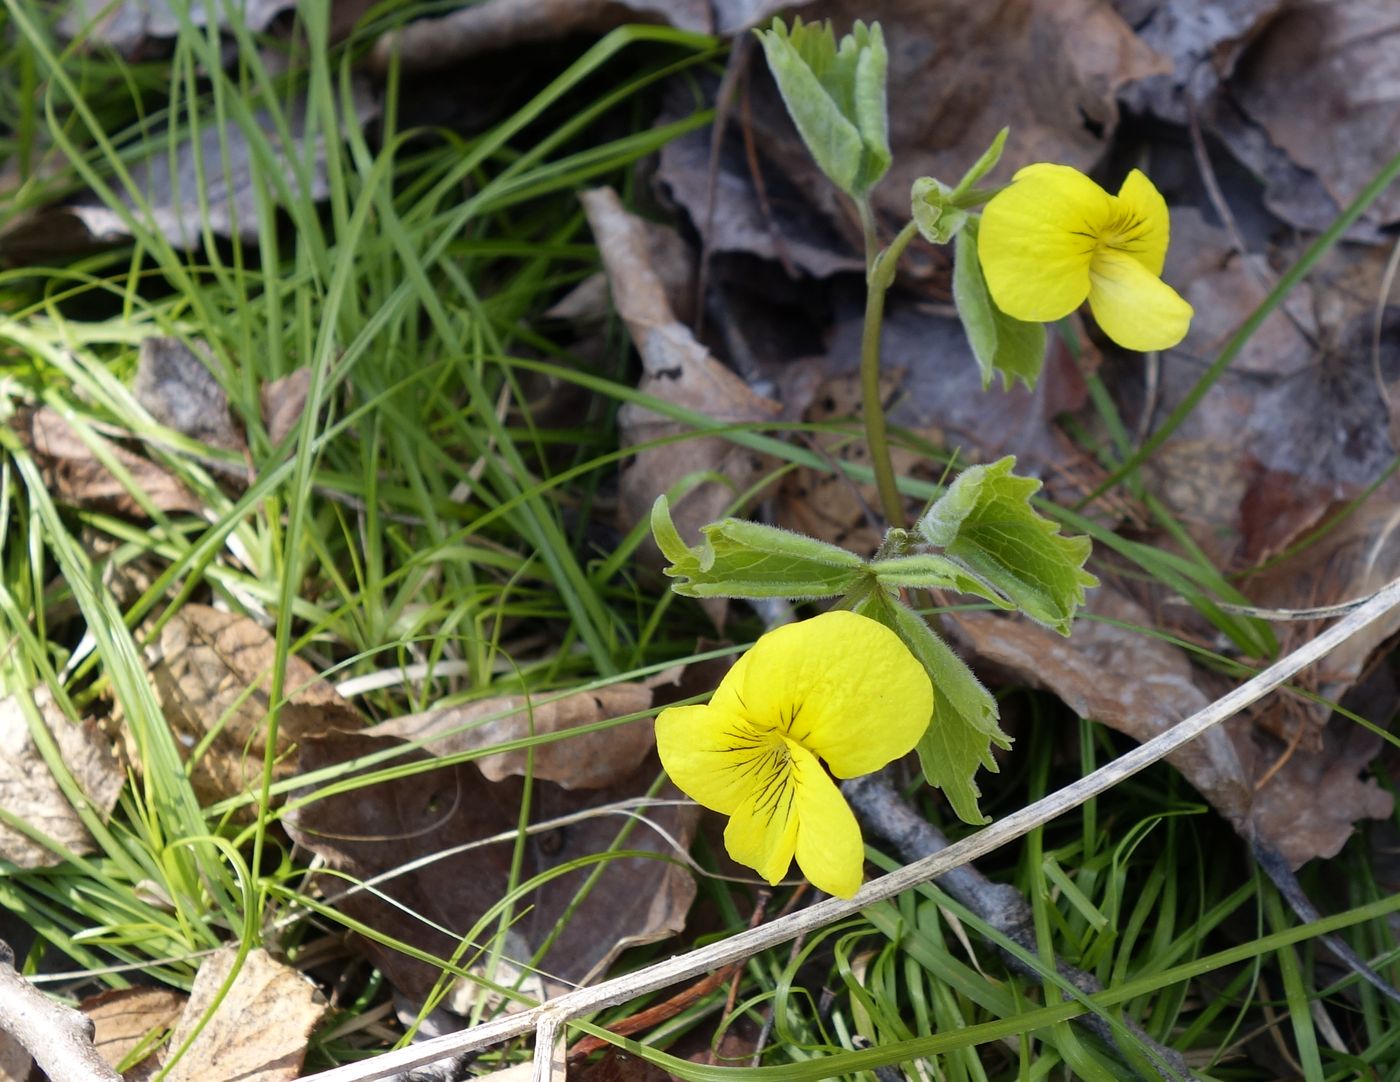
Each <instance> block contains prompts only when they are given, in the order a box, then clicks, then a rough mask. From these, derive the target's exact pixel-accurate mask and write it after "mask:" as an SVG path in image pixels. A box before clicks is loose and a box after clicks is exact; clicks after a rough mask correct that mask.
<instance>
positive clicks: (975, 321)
mask: <svg viewBox="0 0 1400 1082" xmlns="http://www.w3.org/2000/svg"><path fill="white" fill-rule="evenodd" d="M953 303H954V304H955V305H957V308H958V316H959V318H961V319H962V324H963V329H964V330H965V331H966V332H967V341H968V344H969V345H971V346H972V355H973V356H974V357H976V358H977V365H978V367H979V368H981V369H982V386H983V387H986V386H988V385H989V384H990V383H991V382H992V374H993V373H995V372H1000V373H1001V378H1002V383H1003V385H1004V386H1006V387H1008V388H1009V387H1010V386H1011V382H1012V380H1015V379H1019V380H1020V381H1021V382H1022V383H1024V384H1025V385H1026V387H1027V388H1028V389H1031V390H1033V389H1034V388H1035V381H1036V380H1038V379H1039V378H1040V368H1041V365H1043V364H1044V363H1045V327H1044V326H1043V325H1042V324H1040V323H1024V322H1022V321H1021V320H1019V319H1012V318H1011V317H1010V316H1008V315H1007V314H1006V313H1005V312H1003V311H1002V310H1001V309H1000V308H998V307H997V306H996V303H995V302H994V301H993V300H992V296H991V294H990V293H988V292H987V283H986V280H985V279H984V278H983V277H982V260H981V259H980V258H979V256H978V254H977V220H976V219H973V220H971V221H969V222H968V223H967V224H966V225H965V226H964V227H963V229H962V232H960V233H959V234H958V242H957V246H956V247H955V248H954V254H953Z"/></svg>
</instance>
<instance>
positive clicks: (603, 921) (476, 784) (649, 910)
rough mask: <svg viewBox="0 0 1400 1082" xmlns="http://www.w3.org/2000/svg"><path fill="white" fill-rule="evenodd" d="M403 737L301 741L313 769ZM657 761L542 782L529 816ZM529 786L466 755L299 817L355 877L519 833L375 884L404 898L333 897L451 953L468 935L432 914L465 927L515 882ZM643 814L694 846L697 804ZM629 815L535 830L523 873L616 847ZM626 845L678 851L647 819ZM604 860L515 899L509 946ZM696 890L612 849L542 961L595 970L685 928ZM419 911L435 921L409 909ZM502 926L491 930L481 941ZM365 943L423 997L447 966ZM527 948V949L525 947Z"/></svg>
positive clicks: (558, 968) (556, 910)
mask: <svg viewBox="0 0 1400 1082" xmlns="http://www.w3.org/2000/svg"><path fill="white" fill-rule="evenodd" d="M401 744H402V741H401V740H400V739H398V738H392V737H386V736H369V735H366V734H364V733H326V734H322V735H318V736H313V737H310V738H308V739H307V740H305V741H304V742H303V744H302V751H301V768H302V770H303V772H305V771H311V770H316V769H319V768H321V767H324V766H330V765H333V764H336V763H342V762H345V761H347V760H350V759H355V758H358V757H359V756H362V755H368V754H371V753H374V752H382V751H384V750H386V749H389V748H394V747H397V746H400V745H401ZM395 761H396V762H403V763H411V762H415V761H417V762H426V761H430V757H429V756H428V755H426V754H425V753H423V752H421V751H415V752H411V753H407V754H405V755H404V756H402V757H401V758H399V759H396V760H395ZM659 771H660V766H659V764H658V763H657V761H656V759H655V757H654V756H648V758H647V759H646V760H645V761H644V762H643V763H642V765H641V766H640V767H639V768H638V769H637V770H635V771H633V772H632V773H631V774H630V775H629V776H627V777H625V778H623V779H621V780H620V781H618V782H617V783H616V784H614V785H611V786H609V787H607V788H605V789H595V790H573V791H569V790H565V789H563V788H562V787H560V786H557V785H554V784H552V783H550V782H546V781H537V782H536V783H535V785H534V787H533V790H532V796H531V816H532V818H533V819H534V820H535V821H536V822H540V821H544V820H548V819H554V818H558V817H559V816H562V815H567V814H571V813H576V812H581V811H586V810H587V809H588V808H590V807H594V806H597V805H600V804H606V803H609V802H612V801H616V800H622V799H626V798H632V797H637V796H640V795H641V794H642V793H644V792H645V791H646V790H647V788H648V787H649V786H650V785H651V784H652V782H653V781H654V780H655V779H656V776H657V774H658V772H659ZM678 795H679V794H678V793H677V792H676V791H675V790H674V789H673V788H670V787H668V788H667V789H666V790H665V791H664V792H663V793H662V796H663V797H666V796H670V797H675V796H678ZM522 798H523V785H522V783H521V781H520V779H518V778H506V779H504V780H503V781H501V782H496V783H492V782H489V781H487V780H486V779H485V778H483V777H482V774H481V772H480V771H479V770H478V769H477V768H476V767H475V766H474V765H473V764H471V763H458V764H455V765H452V766H444V767H438V768H436V769H430V770H427V771H425V772H424V773H420V774H416V775H413V776H411V777H405V778H398V779H394V780H390V781H385V782H380V783H378V784H376V785H373V786H370V787H366V788H361V789H357V790H354V791H351V792H347V793H342V794H337V795H333V796H330V797H327V798H325V799H322V800H316V801H313V802H311V803H309V804H305V805H303V806H302V807H300V808H298V809H297V811H296V812H295V813H294V814H293V815H292V816H290V817H289V818H290V821H289V822H288V824H287V826H288V830H289V832H290V833H291V835H292V837H293V838H294V839H295V840H296V841H297V843H298V844H299V845H302V846H305V847H306V848H308V849H310V850H311V851H313V852H315V853H317V854H319V855H320V856H322V857H323V858H324V859H325V860H326V861H327V862H328V863H329V865H330V866H331V867H332V868H335V869H338V870H341V871H343V872H345V873H347V874H349V875H350V876H352V877H355V878H360V877H364V878H368V877H370V876H373V875H377V874H380V873H383V872H387V871H390V870H392V869H396V868H400V867H402V866H403V865H405V864H407V863H409V862H411V861H415V860H417V859H419V858H425V857H429V856H432V855H436V854H439V853H442V852H443V851H445V850H450V849H452V848H455V847H458V846H462V845H464V844H467V843H470V842H476V841H479V840H481V839H483V838H487V837H491V836H495V835H505V837H506V838H507V839H508V840H506V841H504V842H497V843H493V844H490V845H485V846H479V847H476V848H472V849H468V850H466V851H465V852H457V853H451V854H450V855H448V856H446V857H443V858H442V859H440V860H435V861H433V862H431V863H427V864H425V865H424V866H422V867H419V868H415V869H414V870H412V871H411V872H408V873H407V874H404V875H400V876H396V877H394V878H391V879H387V880H385V881H382V882H380V883H379V884H377V888H376V889H377V890H379V891H382V892H383V893H385V894H386V895H387V896H388V897H390V898H392V899H394V900H395V902H397V903H398V904H397V905H391V904H389V903H387V902H385V901H382V900H380V899H378V898H376V897H374V896H373V895H370V894H368V893H366V892H359V893H355V894H350V895H348V896H346V897H344V898H338V899H336V900H335V905H336V906H337V908H339V909H341V910H342V911H343V912H344V913H345V914H346V915H347V916H349V917H351V918H353V919H355V920H358V921H362V922H364V923H365V924H367V925H369V926H370V927H373V928H376V929H378V930H379V931H381V932H384V933H386V934H388V935H391V936H393V937H395V938H398V939H402V940H403V941H405V942H408V943H412V944H414V945H415V946H417V947H420V948H421V949H423V950H426V951H430V952H433V953H434V954H436V955H438V956H439V957H442V958H449V957H451V956H452V954H453V952H454V951H455V950H457V949H458V947H459V946H460V943H459V941H458V940H457V939H456V938H455V937H454V936H452V935H444V934H442V933H440V932H438V931H435V930H434V928H433V927H432V926H430V925H429V924H428V923H425V921H428V922H432V923H433V924H434V925H436V926H437V927H442V928H448V929H451V930H452V931H453V932H454V933H456V935H465V934H466V932H467V931H468V930H469V929H470V928H471V927H472V925H473V924H474V923H475V921H476V920H477V919H478V918H479V917H480V916H481V915H482V914H483V913H484V912H485V911H486V910H487V909H488V908H489V907H491V906H492V905H494V904H495V903H497V902H498V901H499V900H500V899H501V897H502V896H503V894H504V893H505V890H506V886H507V883H508V882H509V877H510V864H511V858H512V852H513V850H514V846H515V831H516V828H517V825H518V819H519V812H520V802H521V800H522ZM645 815H646V818H647V820H648V821H650V822H652V823H655V824H656V825H657V826H658V827H659V828H660V829H662V830H664V831H666V832H667V833H669V834H670V835H671V836H672V837H674V838H675V839H676V841H677V842H678V844H680V845H681V846H682V847H685V846H688V845H689V843H690V840H691V838H692V836H693V829H694V824H695V822H696V819H697V814H696V809H694V808H688V807H658V808H653V809H650V810H648V811H646V812H645ZM625 821H626V820H625V819H624V818H622V817H620V816H617V815H603V816H597V817H588V818H584V819H581V820H580V821H578V822H574V823H571V824H570V825H568V826H565V827H562V828H558V829H555V830H552V831H549V832H547V833H543V834H533V835H531V836H530V837H529V838H528V839H527V840H526V842H525V846H524V867H523V870H522V874H523V876H525V877H531V876H534V875H537V874H539V873H540V872H543V871H545V870H547V869H550V868H555V867H558V866H559V865H561V864H564V863H566V862H568V861H571V860H576V859H579V858H587V857H590V856H596V855H597V854H598V853H601V852H604V851H605V850H606V849H607V848H608V847H609V846H610V845H611V844H612V843H613V840H614V838H615V836H616V833H617V831H618V829H619V828H620V827H621V826H622V824H623V823H624V822H625ZM626 848H628V849H631V850H643V851H649V852H653V853H658V854H663V853H664V854H667V855H672V850H671V847H670V845H669V844H668V843H667V842H666V841H665V839H664V838H662V837H661V836H660V835H659V834H658V833H657V832H656V831H655V830H653V829H651V828H649V827H647V826H645V825H642V824H638V825H637V826H636V827H635V828H634V830H633V832H632V834H631V836H630V837H629V838H628V840H627V842H626ZM594 867H596V866H595V865H589V866H588V867H585V868H583V869H581V870H576V871H572V872H569V873H568V874H566V875H563V876H560V877H557V878H554V879H551V880H550V881H549V882H548V883H546V884H545V885H544V886H542V887H541V888H540V889H538V890H536V891H535V892H534V893H533V894H532V895H531V896H530V897H529V898H526V899H521V900H520V901H519V902H518V903H517V911H518V912H519V911H523V910H524V909H525V907H526V906H529V907H530V910H529V913H528V914H527V915H526V916H525V917H523V918H522V919H521V920H519V921H518V922H517V923H516V924H515V925H514V926H513V927H512V937H511V939H510V940H509V941H508V942H507V944H506V950H507V955H508V956H509V957H510V958H512V959H514V960H515V961H528V960H529V959H528V954H529V953H531V952H533V951H534V950H535V949H536V948H538V947H539V946H540V945H541V944H542V943H543V942H544V940H545V939H546V938H547V937H548V936H549V935H550V933H551V932H552V931H553V929H554V925H555V922H556V921H557V920H559V919H560V918H561V917H562V916H563V915H564V914H565V912H566V910H568V909H569V907H570V906H571V904H572V903H573V901H574V895H575V892H576V891H577V889H578V888H579V886H580V885H581V884H582V882H583V880H584V879H585V878H586V877H587V875H588V874H589V872H590V871H591V870H592V869H593V868H594ZM328 883H330V884H334V887H333V888H332V887H330V886H328V888H327V889H328V890H329V889H336V890H337V892H338V890H339V889H340V888H342V887H343V885H344V884H343V882H342V881H341V880H339V879H336V880H332V881H328ZM694 897H695V884H694V880H693V879H692V878H691V876H690V873H689V872H688V871H687V870H686V869H685V868H684V867H683V866H680V865H677V864H674V863H670V862H667V861H660V860H655V859H645V858H638V857H629V858H623V859H617V860H611V861H609V862H608V863H607V864H606V866H605V868H604V870H603V872H602V875H601V876H600V877H599V879H598V881H597V883H596V884H595V885H594V887H593V889H592V891H591V892H590V893H589V895H588V896H587V898H586V899H585V900H584V901H583V902H582V903H581V904H580V905H579V906H578V907H577V908H576V909H575V910H574V911H573V912H572V914H571V915H570V916H569V917H568V920H567V922H566V924H565V926H564V929H563V931H562V933H561V934H560V936H559V938H558V939H557V940H555V942H554V943H553V945H552V946H551V948H550V950H549V952H548V953H547V954H546V955H545V956H544V959H543V962H542V963H541V964H542V966H543V969H544V971H545V973H547V974H549V975H550V976H552V977H557V978H559V979H561V980H563V981H566V982H568V981H572V982H580V981H584V980H586V979H589V978H590V977H591V976H593V975H595V974H596V973H598V972H600V971H602V970H603V969H604V968H605V967H606V966H607V965H608V963H609V962H610V961H611V960H612V959H613V958H615V957H616V956H617V954H618V952H619V951H620V950H622V948H623V947H624V946H626V945H630V944H632V943H642V942H649V941H652V940H656V939H660V938H664V937H666V936H669V935H673V934H674V933H675V932H677V931H679V930H680V929H681V928H682V927H684V924H685V917H686V913H687V912H688V910H689V907H690V903H691V902H692V901H693V900H694ZM401 907H402V908H401ZM414 913H417V914H421V915H422V917H423V918H425V920H419V919H416V918H414V917H413V916H411V915H410V914H414ZM490 934H491V933H489V932H488V933H486V934H485V935H484V936H483V940H484V939H486V938H488V937H489V936H490ZM517 944H518V946H517ZM365 950H366V951H367V952H368V954H369V955H370V957H371V958H373V960H374V963H375V964H376V965H377V966H379V967H380V968H381V969H382V970H383V971H384V973H385V974H386V975H387V976H388V977H389V979H390V981H391V982H392V983H393V984H394V986H395V987H396V988H398V989H399V991H400V992H402V993H403V994H404V995H406V996H407V997H408V998H409V999H410V1000H411V1001H412V1002H415V1003H416V1002H421V1000H422V998H423V996H425V995H426V994H427V992H428V991H429V990H430V989H431V988H432V986H433V984H434V983H435V982H436V980H437V979H438V977H439V976H440V971H439V970H438V969H437V968H435V967H433V966H429V965H426V964H424V963H422V962H418V961H416V960H414V959H412V958H409V957H407V956H405V955H402V954H398V953H396V952H395V951H393V950H391V949H389V948H387V947H381V946H379V945H377V944H375V943H373V942H367V943H366V944H365ZM473 953H474V952H473ZM521 954H525V955H526V957H525V958H523V959H522V958H521V957H520V955H521ZM550 984H551V987H552V982H550Z"/></svg>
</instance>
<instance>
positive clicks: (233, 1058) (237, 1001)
mask: <svg viewBox="0 0 1400 1082" xmlns="http://www.w3.org/2000/svg"><path fill="white" fill-rule="evenodd" d="M237 955H238V948H237V947H236V946H228V947H224V948H222V949H220V950H219V951H217V952H216V953H214V954H212V955H210V956H209V957H208V958H206V959H205V960H204V961H203V962H202V963H201V964H200V967H199V972H198V973H197V974H196V975H195V978H194V985H193V987H191V988H190V997H189V1001H188V1002H187V1003H186V1004H185V1009H184V1012H183V1013H182V1014H181V1015H180V1019H179V1021H178V1022H177V1023H176V1024H175V1030H174V1032H173V1033H172V1034H171V1035H170V1041H169V1043H168V1044H167V1045H166V1049H167V1050H174V1049H178V1048H179V1047H180V1046H181V1045H183V1044H184V1042H185V1041H186V1040H188V1039H189V1038H190V1036H191V1035H192V1034H193V1033H194V1032H195V1028H196V1027H197V1026H198V1025H199V1024H200V1022H201V1020H202V1019H203V1017H204V1015H205V1014H206V1013H207V1012H208V1011H209V1010H210V1009H211V1008H213V1007H214V1000H215V997H216V996H218V994H219V991H220V989H221V987H222V986H223V983H224V982H225V981H226V980H227V979H228V976H229V974H230V973H231V972H232V971H233V963H234V961H235V960H236V958H237ZM325 1011H326V1006H325V1003H324V1002H323V1001H322V1000H321V996H320V993H319V992H317V990H316V986H315V985H314V984H313V983H312V982H311V981H310V980H308V979H307V978H306V977H304V976H302V975H301V974H300V973H298V972H297V971H296V970H295V969H292V968H291V967H289V966H286V965H283V964H282V963H281V962H279V961H277V960H276V959H274V958H273V957H272V955H270V954H268V953H267V951H265V950H263V949H262V948H261V947H256V948H254V949H253V950H251V951H249V952H248V956H247V957H246V958H244V959H243V965H242V967H241V968H240V969H239V971H238V975H237V976H236V977H234V980H233V984H232V985H231V986H230V988H229V989H228V992H227V994H225V996H224V997H223V999H222V1000H221V1001H220V1002H219V1005H218V1008H217V1009H215V1010H214V1014H213V1016H212V1017H211V1018H210V1019H209V1020H208V1022H207V1023H205V1025H204V1028H203V1029H201V1030H200V1031H199V1034H198V1036H196V1037H195V1038H194V1043H193V1044H191V1045H190V1047H189V1049H188V1050H187V1051H186V1052H185V1054H184V1055H183V1056H181V1057H180V1059H179V1060H177V1061H176V1062H175V1064H174V1065H173V1066H172V1067H170V1068H169V1073H168V1074H166V1076H165V1078H166V1080H167V1082H210V1080H211V1079H215V1078H220V1079H238V1082H289V1080H290V1079H294V1078H297V1077H299V1076H300V1074H301V1065H302V1061H303V1059H305V1057H306V1038H307V1037H308V1035H310V1033H311V1030H312V1029H313V1028H314V1027H315V1025H316V1023H317V1022H318V1021H320V1019H321V1016H322V1015H323V1014H325ZM167 1054H168V1053H167Z"/></svg>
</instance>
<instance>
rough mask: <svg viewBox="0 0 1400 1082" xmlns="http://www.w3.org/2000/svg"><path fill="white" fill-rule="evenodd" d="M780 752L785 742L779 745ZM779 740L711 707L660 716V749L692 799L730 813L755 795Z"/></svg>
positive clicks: (669, 771)
mask: <svg viewBox="0 0 1400 1082" xmlns="http://www.w3.org/2000/svg"><path fill="white" fill-rule="evenodd" d="M776 747H777V749H778V750H779V751H781V743H778V744H776ZM774 748H775V741H774V740H773V737H772V735H771V734H770V733H766V732H761V731H759V730H757V729H755V727H754V726H753V725H751V724H750V723H749V722H748V721H747V720H745V719H744V718H743V717H741V716H739V715H738V714H734V713H732V712H730V711H727V710H725V709H723V708H722V707H718V706H715V705H713V704H711V705H710V706H668V707H667V708H666V709H665V710H663V711H661V713H660V714H658V715H657V716H656V751H657V754H659V755H660V756H661V765H662V766H663V767H665V768H666V773H667V774H669V775H670V777H671V780H672V781H673V782H675V783H676V786H677V787H678V788H679V789H680V790H681V792H683V793H685V794H686V796H688V797H690V798H691V799H692V800H695V801H698V802H699V803H701V804H703V805H705V807H707V808H710V809H712V810H714V811H717V812H723V813H724V814H725V815H729V814H731V813H732V812H733V811H734V810H735V809H736V808H738V807H739V805H740V804H742V803H743V802H744V800H745V798H747V797H748V796H749V795H750V794H751V792H752V791H753V788H754V785H755V776H756V772H757V771H758V770H759V769H760V768H761V767H762V765H763V761H764V757H765V756H768V755H771V754H772V753H773V751H774Z"/></svg>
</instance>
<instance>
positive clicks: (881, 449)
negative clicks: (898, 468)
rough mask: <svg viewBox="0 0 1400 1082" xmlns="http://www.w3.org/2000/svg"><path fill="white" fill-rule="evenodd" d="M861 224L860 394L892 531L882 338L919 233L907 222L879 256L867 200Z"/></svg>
mask: <svg viewBox="0 0 1400 1082" xmlns="http://www.w3.org/2000/svg"><path fill="white" fill-rule="evenodd" d="M861 222H862V223H863V224H864V226H865V249H866V251H867V252H874V253H875V254H874V255H872V256H869V267H868V269H867V271H866V275H865V280H866V292H865V323H864V325H863V326H862V328H861V335H860V394H861V402H862V412H861V415H862V420H863V421H864V424H865V442H866V445H867V446H868V447H869V448H870V466H871V468H872V469H873V470H874V471H875V488H876V490H877V491H878V492H879V494H880V510H881V511H882V512H883V514H884V516H885V521H886V523H887V524H888V525H889V526H891V527H894V528H897V529H903V527H904V500H903V498H902V497H901V496H900V494H899V483H898V482H897V481H896V479H895V475H894V462H893V460H892V459H891V457H890V445H889V431H888V428H887V426H886V424H885V406H884V403H883V402H882V401H881V399H880V333H881V331H882V330H883V328H884V322H885V294H886V293H888V292H889V288H890V286H891V285H893V284H894V272H895V268H896V266H897V265H898V263H899V257H900V256H901V255H903V254H904V249H905V248H907V247H908V246H909V242H910V241H911V240H913V239H914V237H915V236H916V235H917V234H918V226H917V225H916V224H915V223H914V222H912V221H911V222H909V223H908V224H907V225H906V226H905V227H904V228H903V229H902V230H900V232H899V235H898V236H897V237H895V239H894V240H893V241H892V242H891V243H890V246H889V247H888V248H886V249H885V250H884V251H883V252H881V251H878V248H879V240H878V238H877V237H876V235H875V216H874V215H873V214H872V213H871V212H870V205H869V202H868V201H863V204H862V210H861Z"/></svg>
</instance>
